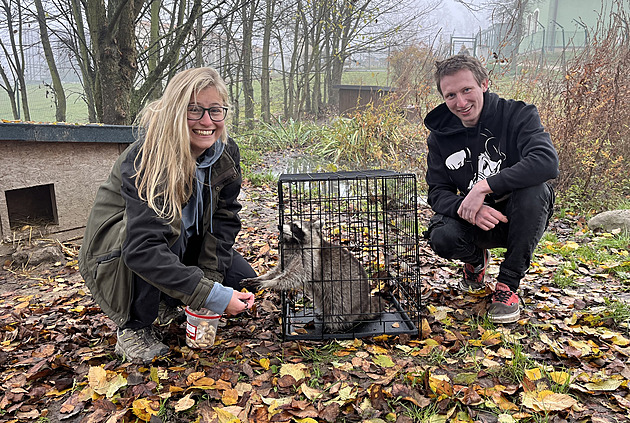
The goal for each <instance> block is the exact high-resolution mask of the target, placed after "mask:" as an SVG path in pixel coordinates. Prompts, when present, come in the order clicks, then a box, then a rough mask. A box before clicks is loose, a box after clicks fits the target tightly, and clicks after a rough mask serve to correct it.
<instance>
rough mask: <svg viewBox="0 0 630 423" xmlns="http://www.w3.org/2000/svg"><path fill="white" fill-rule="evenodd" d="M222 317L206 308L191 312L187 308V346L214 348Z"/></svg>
mask: <svg viewBox="0 0 630 423" xmlns="http://www.w3.org/2000/svg"><path fill="white" fill-rule="evenodd" d="M220 317H221V316H220V315H219V314H216V313H215V312H214V311H212V310H208V309H206V308H203V309H201V310H191V309H190V308H189V307H186V345H188V346H189V347H190V348H210V347H212V346H213V345H214V338H215V337H216V335H217V327H218V326H219V318H220Z"/></svg>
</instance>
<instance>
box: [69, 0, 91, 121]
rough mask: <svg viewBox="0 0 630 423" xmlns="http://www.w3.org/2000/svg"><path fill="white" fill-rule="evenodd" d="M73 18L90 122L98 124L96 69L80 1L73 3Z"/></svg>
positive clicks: (73, 1)
mask: <svg viewBox="0 0 630 423" xmlns="http://www.w3.org/2000/svg"><path fill="white" fill-rule="evenodd" d="M71 7H72V16H73V18H74V23H75V31H76V40H77V44H78V46H77V51H76V52H75V55H76V57H77V60H78V62H79V69H81V81H82V83H83V91H85V102H86V104H87V108H88V121H89V122H96V121H97V119H98V117H97V113H96V105H95V98H94V92H95V82H94V69H93V67H92V65H91V63H92V61H91V60H90V57H91V56H90V52H89V50H88V42H87V37H86V36H85V27H84V25H83V14H82V10H81V5H80V2H79V0H72V1H71Z"/></svg>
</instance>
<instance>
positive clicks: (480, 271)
mask: <svg viewBox="0 0 630 423" xmlns="http://www.w3.org/2000/svg"><path fill="white" fill-rule="evenodd" d="M489 262H490V251H488V250H483V263H481V264H480V265H479V266H477V267H473V265H472V264H468V263H466V264H464V278H463V279H462V280H460V281H459V289H461V290H462V291H465V292H468V293H469V294H473V295H480V294H485V293H486V269H487V268H488V263H489Z"/></svg>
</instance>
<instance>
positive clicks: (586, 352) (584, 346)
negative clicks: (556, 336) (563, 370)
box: [567, 339, 592, 356]
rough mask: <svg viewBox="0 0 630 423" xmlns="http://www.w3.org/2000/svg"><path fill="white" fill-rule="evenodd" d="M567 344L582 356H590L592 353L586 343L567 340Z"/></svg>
mask: <svg viewBox="0 0 630 423" xmlns="http://www.w3.org/2000/svg"><path fill="white" fill-rule="evenodd" d="M567 343H568V344H569V345H570V346H572V347H573V348H576V349H578V350H580V352H581V353H582V355H583V356H585V355H590V354H591V353H592V350H591V346H590V345H589V344H588V343H587V342H584V341H576V340H573V339H569V340H568V342H567Z"/></svg>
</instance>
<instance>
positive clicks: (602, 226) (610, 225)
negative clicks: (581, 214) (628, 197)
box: [588, 210, 630, 233]
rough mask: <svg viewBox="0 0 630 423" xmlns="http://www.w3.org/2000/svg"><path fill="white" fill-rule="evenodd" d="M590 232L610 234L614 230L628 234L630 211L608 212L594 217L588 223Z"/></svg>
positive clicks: (629, 229) (629, 231) (629, 230)
mask: <svg viewBox="0 0 630 423" xmlns="http://www.w3.org/2000/svg"><path fill="white" fill-rule="evenodd" d="M588 227H589V228H590V229H591V230H592V231H596V230H602V231H604V232H611V231H613V230H615V229H617V230H619V229H621V230H622V231H626V232H628V233H630V210H610V211H605V212H602V213H599V214H598V215H595V216H594V217H593V218H592V219H591V220H589V221H588Z"/></svg>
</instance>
